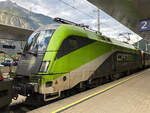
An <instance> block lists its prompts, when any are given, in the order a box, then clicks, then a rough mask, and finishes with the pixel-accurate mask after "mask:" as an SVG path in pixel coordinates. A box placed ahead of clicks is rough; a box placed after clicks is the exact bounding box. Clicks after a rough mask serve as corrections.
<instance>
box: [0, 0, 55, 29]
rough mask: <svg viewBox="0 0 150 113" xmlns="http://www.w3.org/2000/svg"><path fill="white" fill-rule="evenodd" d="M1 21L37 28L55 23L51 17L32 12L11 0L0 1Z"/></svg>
mask: <svg viewBox="0 0 150 113" xmlns="http://www.w3.org/2000/svg"><path fill="white" fill-rule="evenodd" d="M0 23H2V24H8V25H14V26H18V27H22V28H28V29H37V28H39V27H41V26H43V25H47V24H52V23H55V22H54V21H53V19H52V18H51V17H48V16H45V15H42V14H38V13H34V12H30V11H29V10H27V9H24V8H22V7H20V6H19V5H17V4H16V3H13V2H11V1H10V0H7V1H3V2H0Z"/></svg>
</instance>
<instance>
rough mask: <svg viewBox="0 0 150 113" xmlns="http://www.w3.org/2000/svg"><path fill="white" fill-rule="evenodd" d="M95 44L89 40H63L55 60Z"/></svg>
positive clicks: (82, 38)
mask: <svg viewBox="0 0 150 113" xmlns="http://www.w3.org/2000/svg"><path fill="white" fill-rule="evenodd" d="M93 42H95V40H91V39H89V38H84V37H77V36H71V37H68V38H67V39H65V40H64V41H63V43H62V45H61V46H60V48H59V50H58V53H57V55H56V59H58V58H60V57H62V56H65V55H67V54H69V53H71V52H73V51H76V50H77V49H80V48H82V47H84V46H87V45H88V44H91V43H93Z"/></svg>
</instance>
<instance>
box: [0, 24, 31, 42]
mask: <svg viewBox="0 0 150 113" xmlns="http://www.w3.org/2000/svg"><path fill="white" fill-rule="evenodd" d="M32 32H33V30H31V29H24V28H20V27H15V26H10V25H4V24H0V39H7V40H16V41H26V40H27V39H28V37H29V36H30V35H31V34H32Z"/></svg>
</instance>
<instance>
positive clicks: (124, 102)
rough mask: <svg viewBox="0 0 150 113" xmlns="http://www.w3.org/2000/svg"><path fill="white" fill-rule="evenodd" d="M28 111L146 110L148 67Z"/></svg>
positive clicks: (113, 112)
mask: <svg viewBox="0 0 150 113" xmlns="http://www.w3.org/2000/svg"><path fill="white" fill-rule="evenodd" d="M29 113H150V69H147V70H144V71H142V72H138V73H137V74H133V75H131V76H128V77H125V78H122V79H120V80H117V81H114V82H111V83H108V84H104V85H102V86H99V87H97V88H94V89H91V90H88V91H85V92H82V93H80V94H77V95H74V96H72V97H69V98H66V99H62V100H60V101H57V102H54V103H51V104H49V105H46V106H44V107H41V108H38V109H35V110H33V111H30V112H29Z"/></svg>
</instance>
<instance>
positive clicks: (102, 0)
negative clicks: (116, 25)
mask: <svg viewBox="0 0 150 113" xmlns="http://www.w3.org/2000/svg"><path fill="white" fill-rule="evenodd" d="M88 1H89V2H91V3H92V4H93V5H95V6H97V7H98V8H99V9H102V10H103V11H104V12H106V13H107V14H109V15H110V16H112V17H113V18H115V19H116V20H118V21H119V22H120V23H122V24H123V25H125V26H126V27H128V28H129V29H131V30H132V31H133V32H135V33H137V34H138V35H140V36H141V37H142V38H144V39H148V40H150V31H149V30H150V20H149V19H150V0H88ZM148 31H149V32H148Z"/></svg>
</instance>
